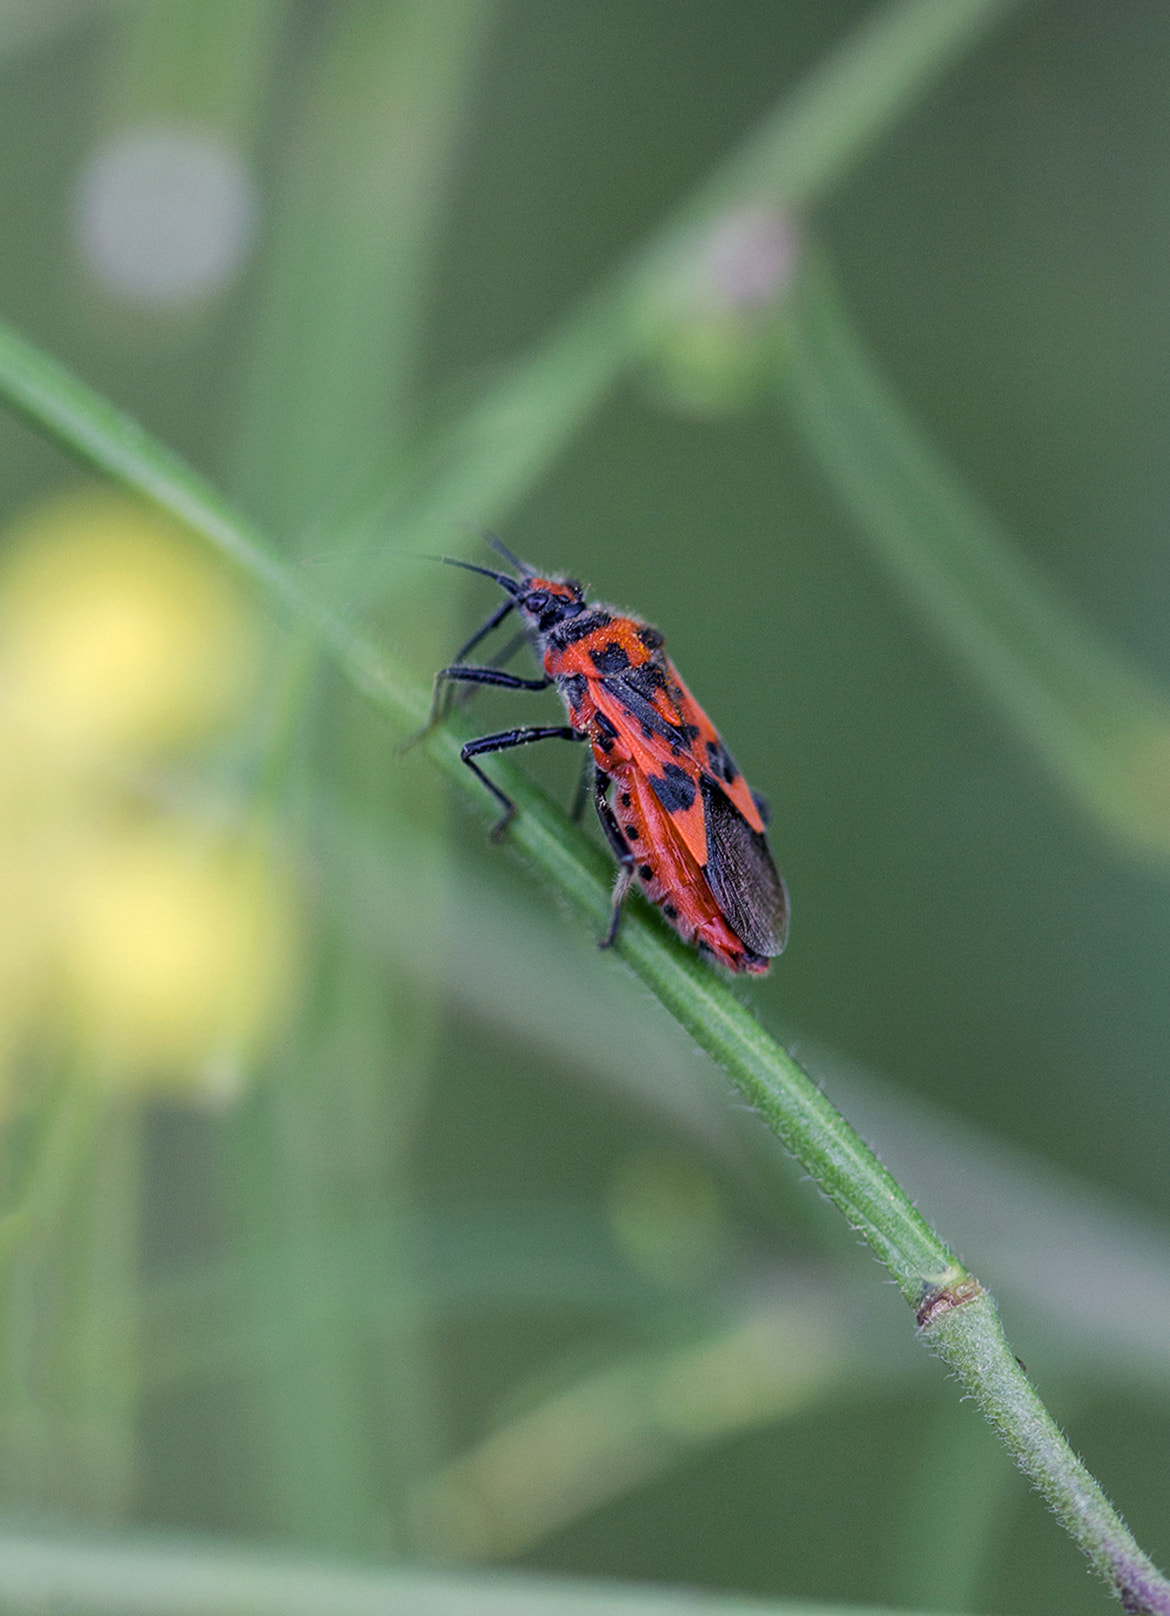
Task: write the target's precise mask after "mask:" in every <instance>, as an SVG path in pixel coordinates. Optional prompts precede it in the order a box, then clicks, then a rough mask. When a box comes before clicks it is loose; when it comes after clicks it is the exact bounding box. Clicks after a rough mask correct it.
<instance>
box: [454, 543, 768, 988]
mask: <svg viewBox="0 0 1170 1616" xmlns="http://www.w3.org/2000/svg"><path fill="white" fill-rule="evenodd" d="M491 542H492V544H493V545H494V547H495V549H497V550H498V551H499V553H500V554H501V555H502V556H503V557H504V559H505V560H506V561H508V562H510V563H511V565H512V566H514V567H515V568H516V573H517V576H515V577H511V576H510V575H509V574H508V573H505V572H496V571H494V570H493V569H491V568H489V567H476V566H473V565H472V564H471V563H470V562H467V561H451V563H450V564H451V565H452V566H456V567H465V568H466V569H467V570H468V571H470V572H479V573H482V574H483V575H484V576H485V577H487V578H492V579H494V580H495V582H496V583H497V584H499V586H500V588H501V589H503V590H504V592H505V594H506V596H507V599H506V600H504V601H503V602H501V604H500V605H499V606H498V607H497V608H496V610H495V611H494V612H493V613H492V614H491V616H490V617H489V618H488V619H487V621H486V622H485V623H484V624H482V626H481V627H480V628H478V629H477V630H476V632H475V633H474V634H473V635H472V636H471V638H470V639H469V640H468V641H467V643H466V645H464V646H463V647H462V648H461V649H460V651H459V652H458V653H457V655H456V657H455V660H454V662H453V663H452V664H451V666H450V667H447V668H444V669H442V671H441V672H440V673H439V674H438V675H437V676H436V679H435V701H434V708H433V712H432V721H434V720H435V719H437V718H438V717H439V716H440V715H441V713H442V711H443V710H444V707H445V705H446V703H445V692H447V691H449V689H450V687H451V685H452V684H453V683H455V682H457V681H463V682H466V683H468V684H478V685H502V686H504V687H505V689H508V690H545V689H547V688H548V687H549V686H550V685H555V686H556V688H557V692H558V694H559V695H560V697H561V700H562V701H563V702H564V704H565V710H566V712H567V714H568V717H569V720H570V721H569V723H568V724H538V725H532V724H530V725H525V726H523V727H522V728H519V729H509V730H503V731H501V732H500V733H499V734H497V735H484V736H481V737H480V738H479V739H478V740H474V741H468V742H467V744H466V745H465V746H464V748H463V752H462V756H463V761H464V762H465V763H466V764H467V766H468V768H469V769H471V770H472V771H473V772H474V773H475V774H476V775H478V776H479V778H480V780H482V781H483V783H484V785H485V786H486V787H487V789H488V790H489V791H490V792H491V794H492V796H493V797H495V799H496V801H497V802H498V803H499V804H500V806H501V808H502V810H503V813H502V814H501V817H500V819H499V821H498V822H497V824H496V826H495V828H494V830H493V832H492V834H493V836H500V835H502V834H503V832H504V831H505V830H506V829H507V827H508V825H509V823H510V822H511V820H512V818H513V816H514V815H515V812H516V805H515V803H514V802H513V801H512V799H511V798H510V797H509V796H508V795H507V794H506V793H505V792H504V791H502V790H501V789H500V787H499V786H498V785H496V783H495V781H493V780H492V779H490V778H489V776H488V775H487V774H486V773H485V772H484V770H483V769H482V768H481V766H480V765H479V763H478V762H477V761H476V759H477V758H479V757H482V756H483V755H484V754H486V753H489V752H502V751H505V750H506V749H507V748H509V747H513V746H527V745H528V744H529V743H530V742H532V741H545V740H564V741H587V742H588V743H589V746H590V748H591V750H592V754H593V782H592V784H593V801H594V805H595V806H596V809H597V815H598V818H599V819H600V820H601V825H602V829H603V830H604V831H605V834H606V837H607V839H608V841H609V845H610V847H611V848H612V849H613V853H614V856H615V858H616V859H617V861H618V865H619V867H620V868H619V874H618V879H617V884H616V886H615V888H614V894H613V914H612V918H611V920H610V924H609V930H608V931H607V933H606V935H605V937H604V938H603V939H602V944H601V946H602V947H603V948H606V947H609V946H610V945H611V944H612V943H613V942H614V940H615V938H616V937H617V931H618V924H619V921H620V919H621V912H622V905H623V903H624V902H625V898H626V895H627V893H628V892H629V889H630V885H631V883H632V882H633V880H634V878H635V876H636V877H637V879H638V880H639V881H640V883H641V884H642V887H643V888H644V889H645V892H646V895H647V896H648V897H649V898H650V900H651V902H653V903H655V904H657V905H658V907H659V908H660V909H661V910H662V913H663V914H664V915H665V916H666V918H667V919H668V920H669V921H670V923H671V925H672V926H673V927H674V928H675V930H676V931H677V932H678V933H679V935H680V936H681V937H683V938H684V939H685V940H686V941H687V942H693V943H694V944H696V945H697V947H698V948H699V949H701V950H703V951H704V952H707V953H710V954H713V955H714V956H715V958H716V959H718V960H719V961H721V963H722V964H724V965H726V966H728V967H729V968H730V969H731V970H733V971H749V972H753V973H757V974H758V973H760V972H763V971H766V970H767V969H768V962H769V960H770V958H771V957H772V956H773V955H775V954H779V953H780V952H781V950H782V949H783V947H784V944H785V941H786V939H787V934H788V893H787V891H786V890H785V887H784V882H783V881H782V879H781V878H780V876H779V875H778V874H777V872H776V866H775V865H774V864H773V862H772V855H771V853H770V851H769V849H768V842H767V838H766V836H765V834H764V824H765V820H766V818H767V808H766V806H765V804H764V802H763V799H762V798H760V797H757V796H756V795H755V794H754V793H753V792H752V791H750V790H749V788H748V785H747V782H746V781H745V780H744V777H743V775H742V774H741V773H740V772H739V769H738V768H737V767H736V764H735V760H734V759H733V758H732V756H731V753H730V752H729V751H728V750H727V747H726V746H725V745H724V744H723V742H722V740H721V739H720V737H719V734H718V732H717V731H716V729H715V727H714V725H713V724H712V723H711V721H710V719H709V718H708V717H707V715H706V713H704V711H703V709H702V708H701V707H700V706H699V704H698V702H697V701H696V700H695V698H694V697H693V696H692V695H691V693H690V691H689V690H688V689H687V687H686V685H684V684H683V682H682V680H681V679H680V678H679V676H678V674H677V673H676V672H675V669H674V666H673V664H672V663H671V662H670V660H669V659H668V657H667V656H666V654H665V652H664V651H663V648H662V645H663V641H662V635H661V634H660V633H659V632H658V630H657V629H656V628H652V627H651V626H650V624H649V623H644V622H642V620H641V619H640V618H637V617H630V616H627V615H625V614H622V613H619V612H616V611H614V610H613V609H612V608H610V607H607V606H600V605H597V604H595V603H593V602H590V601H587V600H586V599H585V592H584V590H583V589H582V587H581V585H580V584H579V583H576V582H574V580H573V579H571V578H542V577H538V576H537V574H536V573H535V572H534V571H533V569H532V568H531V567H528V566H526V565H525V564H524V563H523V562H522V561H519V560H517V558H516V557H515V556H514V555H512V554H511V552H510V551H508V550H506V549H505V548H504V546H503V545H502V544H500V543H499V541H498V540H495V539H493V540H492V541H491ZM513 611H515V612H516V613H517V614H518V615H519V617H520V620H521V623H522V624H523V627H524V632H525V637H526V638H527V639H528V640H529V641H530V642H531V644H532V647H533V650H534V652H535V654H536V657H537V660H538V661H539V663H540V665H541V668H542V675H541V677H540V678H538V679H523V678H520V677H519V676H518V675H517V674H514V673H509V672H507V671H506V670H505V669H504V668H503V667H502V666H500V665H499V664H500V663H502V662H506V661H507V660H508V657H509V656H510V655H511V654H512V653H513V652H514V651H515V650H516V649H517V648H518V646H519V645H520V644H522V643H523V642H522V641H520V640H518V641H517V642H516V643H515V644H514V645H512V646H510V647H508V648H507V649H506V650H505V652H504V654H503V655H502V656H501V657H500V658H499V661H498V663H497V664H496V665H495V666H492V667H478V666H474V665H472V664H469V663H468V662H466V661H465V660H464V659H465V658H466V657H467V656H468V654H469V653H470V652H471V651H473V650H474V649H475V647H476V646H477V645H479V644H480V642H481V641H482V640H484V639H485V638H486V636H487V635H488V634H490V633H491V632H492V630H493V629H495V628H498V627H499V625H500V624H501V623H502V622H503V621H504V619H505V618H506V617H507V616H508V614H509V613H510V612H513ZM583 803H584V786H583V790H582V793H581V795H580V800H579V806H578V811H579V809H580V806H582V805H583Z"/></svg>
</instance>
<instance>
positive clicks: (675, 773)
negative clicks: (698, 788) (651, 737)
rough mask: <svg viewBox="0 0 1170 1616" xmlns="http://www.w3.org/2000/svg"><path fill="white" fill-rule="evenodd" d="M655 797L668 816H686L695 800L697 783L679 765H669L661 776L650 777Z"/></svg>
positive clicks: (653, 775)
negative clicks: (679, 814) (680, 814)
mask: <svg viewBox="0 0 1170 1616" xmlns="http://www.w3.org/2000/svg"><path fill="white" fill-rule="evenodd" d="M649 778H650V786H651V789H652V790H653V792H654V795H655V796H656V797H657V798H658V800H659V802H660V803H661V804H662V806H663V807H664V808H665V809H666V811H667V813H668V814H678V813H683V814H685V813H686V811H687V809H688V808H689V807H690V806H691V804H692V803H693V802H694V800H695V782H694V781H693V780H692V779H691V777H690V775H689V774H688V773H687V771H686V770H685V769H680V768H679V766H678V764H677V763H667V764H666V765H665V766H664V768H663V770H662V773H661V774H652V775H650V777H649Z"/></svg>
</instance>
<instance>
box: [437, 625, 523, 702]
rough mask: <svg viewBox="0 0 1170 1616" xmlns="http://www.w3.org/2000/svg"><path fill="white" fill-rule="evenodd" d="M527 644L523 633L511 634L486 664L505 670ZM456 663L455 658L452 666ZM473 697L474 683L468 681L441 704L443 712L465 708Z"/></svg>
mask: <svg viewBox="0 0 1170 1616" xmlns="http://www.w3.org/2000/svg"><path fill="white" fill-rule="evenodd" d="M527 644H528V636H527V634H524V633H520V634H513V636H512V638H511V639H510V640H509V641H508V643H507V644H506V645H505V646H504V647H503V649H502V650H501V651H500V653H499V655H498V656H494V657H493V658H492V660H491V662H490V663H489V664H488V666H489V667H492V668H506V667H507V665H508V663H509V662H511V660H512V658H513V657H514V656H515V655H516V652H517V651H519V650H520V649H521V647H522V646H525V645H527ZM466 649H467V647H466V646H465V647H464V650H466ZM458 662H459V658H458V657H456V658H455V664H453V665H458ZM446 688H447V689H448V690H450V689H451V685H450V684H449V683H448V685H447V686H446ZM474 695H475V685H474V683H472V682H470V681H469V682H468V683H467V684H465V685H464V686H463V689H462V690H459V691H458V692H456V693H455V694H453V695H452V696H451V697H450V698H449V699H448V700H446V701H444V703H443V710H444V712H449V711H450V710H451V709H452V708H453V707H465V706H466V705H467V703H468V702H469V701H470V700H471V698H472V696H474Z"/></svg>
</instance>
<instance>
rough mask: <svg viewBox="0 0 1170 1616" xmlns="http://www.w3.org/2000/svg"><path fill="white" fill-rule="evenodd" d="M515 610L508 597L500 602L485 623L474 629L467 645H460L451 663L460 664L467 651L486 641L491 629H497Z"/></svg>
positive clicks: (514, 603) (514, 604)
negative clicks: (481, 641)
mask: <svg viewBox="0 0 1170 1616" xmlns="http://www.w3.org/2000/svg"><path fill="white" fill-rule="evenodd" d="M515 609H516V602H515V601H514V600H512V599H511V598H510V597H509V599H508V600H504V601H501V602H500V604H499V605H498V606H497V607H496V609H495V611H494V612H493V613H492V615H491V616H490V617H489V618H488V620H487V622H486V623H481V624H480V626H479V628H477V629H476V631H475V633H474V634H473V635H472V636H471V638H470V639H469V640H468V642H467V644H466V645H461V646H460V647H459V649H458V651H456V653H455V655H454V656H453V657H452V658H451V660H452V661H453V662H462V661H463V658H464V657H465V656H466V655H467V653H468V651H474V650H475V648H476V646H477V645H478V644H479V642H480V640H486V639H487V637H488V635H489V634H490V633H491V631H492V629H494V628H498V627H499V625H500V624H501V623H502V622H503V621H504V619H505V617H507V615H508V613H509V612H511V611H515Z"/></svg>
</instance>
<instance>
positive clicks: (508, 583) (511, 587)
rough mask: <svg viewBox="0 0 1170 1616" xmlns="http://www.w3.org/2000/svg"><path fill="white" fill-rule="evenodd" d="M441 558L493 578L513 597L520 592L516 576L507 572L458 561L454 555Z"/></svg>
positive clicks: (451, 565) (451, 564) (447, 562)
mask: <svg viewBox="0 0 1170 1616" xmlns="http://www.w3.org/2000/svg"><path fill="white" fill-rule="evenodd" d="M439 560H440V561H443V562H445V563H446V564H447V566H449V567H462V568H463V570H464V572H478V573H479V574H480V575H481V576H482V577H484V578H493V579H494V580H495V581H496V583H498V584H499V586H500V588H501V589H506V590H507V591H508V593H509V595H511V596H512V597H513V599H515V597H516V596H517V595H519V594H520V585H519V584H518V583H517V582H516V580H515V578H509V577H508V574H507V573H506V572H494V571H493V570H492V568H491V567H477V566H476V565H475V563H474V562H473V561H456V559H455V557H454V556H440V557H439ZM517 565H519V563H517Z"/></svg>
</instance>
